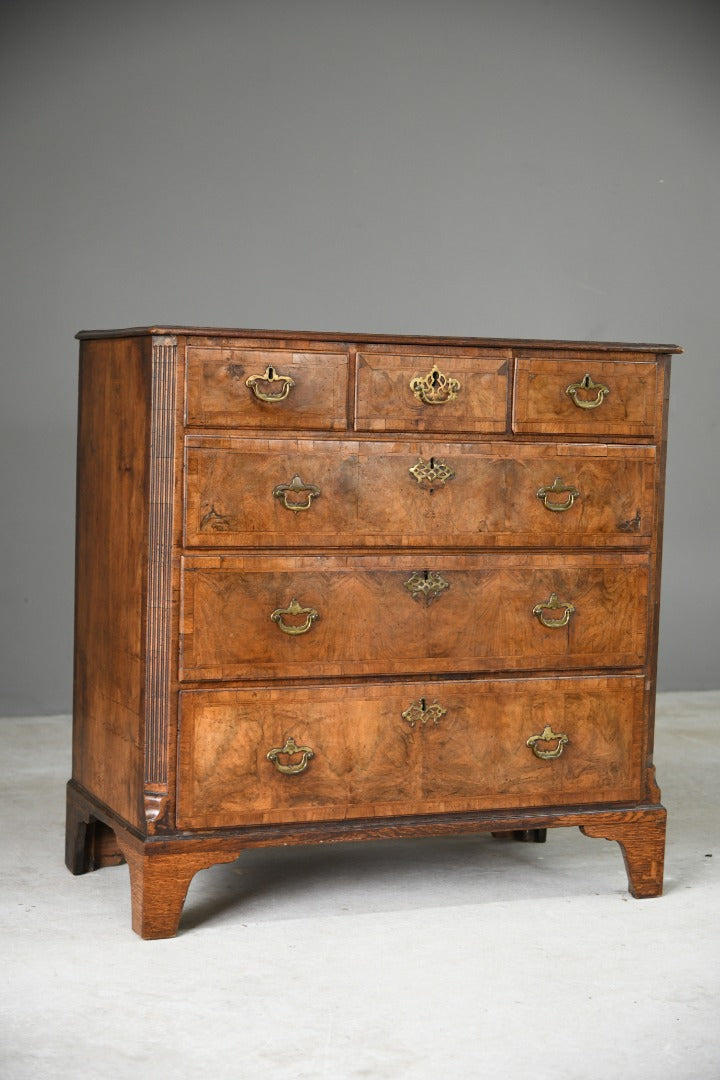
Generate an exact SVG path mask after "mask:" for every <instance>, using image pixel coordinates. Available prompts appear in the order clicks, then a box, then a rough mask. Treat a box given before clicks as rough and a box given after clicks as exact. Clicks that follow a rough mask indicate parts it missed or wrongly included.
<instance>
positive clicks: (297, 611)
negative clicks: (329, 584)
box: [270, 597, 318, 634]
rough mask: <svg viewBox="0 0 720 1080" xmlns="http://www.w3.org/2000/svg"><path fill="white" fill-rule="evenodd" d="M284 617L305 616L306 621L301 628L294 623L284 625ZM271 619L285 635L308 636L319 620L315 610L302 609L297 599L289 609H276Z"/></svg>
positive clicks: (290, 604)
mask: <svg viewBox="0 0 720 1080" xmlns="http://www.w3.org/2000/svg"><path fill="white" fill-rule="evenodd" d="M283 615H305V616H306V619H305V622H304V623H301V624H300V626H294V625H293V624H292V623H284V622H283ZM270 618H271V619H272V621H273V622H276V623H277V624H278V626H279V627H280V629H281V630H282V632H283V633H284V634H307V632H308V630H309V629H310V627H311V626H312V624H313V623H314V622H315V620H316V619H317V618H318V613H317V611H316V610H315V608H311V607H301V606H300V604H299V603H298V601H297V600H296V599H295V597H293V598H292V600H291V601H290V603H289V604H288V606H287V607H281V608H276V609H275V611H273V613H272V615H271V616H270Z"/></svg>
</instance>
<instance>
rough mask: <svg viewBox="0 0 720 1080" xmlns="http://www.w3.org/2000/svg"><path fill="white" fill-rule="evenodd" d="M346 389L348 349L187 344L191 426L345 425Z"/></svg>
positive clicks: (327, 427)
mask: <svg viewBox="0 0 720 1080" xmlns="http://www.w3.org/2000/svg"><path fill="white" fill-rule="evenodd" d="M347 389H348V357H347V354H346V353H340V352H330V351H318V352H294V351H292V350H290V349H240V348H200V347H195V346H189V347H188V349H187V408H186V422H187V424H188V425H190V426H196V427H228V428H272V429H278V428H286V429H292V428H299V429H307V428H312V429H317V430H334V429H339V430H344V429H345V428H346V426H347Z"/></svg>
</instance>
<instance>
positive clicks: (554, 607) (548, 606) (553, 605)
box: [532, 593, 575, 630]
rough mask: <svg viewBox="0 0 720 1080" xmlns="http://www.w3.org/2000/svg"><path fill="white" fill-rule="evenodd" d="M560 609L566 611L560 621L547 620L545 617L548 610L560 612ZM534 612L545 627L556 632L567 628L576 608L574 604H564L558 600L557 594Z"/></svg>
mask: <svg viewBox="0 0 720 1080" xmlns="http://www.w3.org/2000/svg"><path fill="white" fill-rule="evenodd" d="M560 608H563V609H564V610H563V614H562V617H561V618H560V619H547V618H546V617H545V611H546V610H549V611H559V610H560ZM532 611H533V615H536V616H537V618H538V619H539V620H540V622H541V623H542V624H543V626H547V627H548V628H549V629H550V630H556V629H558V628H559V627H561V626H567V624H568V623H569V622H570V616H571V615H572V614H573V612H574V611H575V608H574V607H573V605H572V604H563V603H562V601H560V600H558V597H557V593H551V594H550V599H549V600H546V601H545V602H544V603H543V604H536V605H535V607H534V608H533V609H532Z"/></svg>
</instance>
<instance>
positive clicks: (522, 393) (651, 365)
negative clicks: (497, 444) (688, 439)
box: [513, 356, 660, 436]
mask: <svg viewBox="0 0 720 1080" xmlns="http://www.w3.org/2000/svg"><path fill="white" fill-rule="evenodd" d="M659 410H660V401H659V394H658V368H657V363H656V362H655V360H647V361H641V360H632V361H631V360H622V361H612V362H611V361H607V360H605V361H602V360H592V359H588V358H586V357H578V358H577V359H573V358H569V357H568V358H566V359H562V360H549V359H543V358H541V357H535V356H533V357H527V358H524V359H523V358H521V359H519V360H518V361H517V370H516V373H515V393H514V401H513V431H516V432H518V433H522V432H528V433H534V434H550V435H601V436H606V435H641V436H652V435H653V434H654V433H655V430H656V427H657V426H659V422H660V416H659Z"/></svg>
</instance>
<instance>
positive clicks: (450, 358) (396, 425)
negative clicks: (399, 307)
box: [355, 352, 509, 433]
mask: <svg viewBox="0 0 720 1080" xmlns="http://www.w3.org/2000/svg"><path fill="white" fill-rule="evenodd" d="M508 356H509V353H508ZM507 373H508V359H507V357H506V356H503V355H498V353H490V354H487V353H485V354H483V353H480V354H476V355H472V356H468V355H467V354H461V353H455V354H447V353H444V354H442V355H437V354H434V353H431V352H426V353H415V354H413V355H406V354H400V355H398V354H395V353H380V352H376V353H372V352H361V353H359V354H358V364H357V409H356V420H355V427H356V429H357V430H358V431H437V432H441V433H443V432H463V431H467V432H492V431H495V432H503V431H505V430H506V428H507V411H508V374H507Z"/></svg>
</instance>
